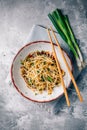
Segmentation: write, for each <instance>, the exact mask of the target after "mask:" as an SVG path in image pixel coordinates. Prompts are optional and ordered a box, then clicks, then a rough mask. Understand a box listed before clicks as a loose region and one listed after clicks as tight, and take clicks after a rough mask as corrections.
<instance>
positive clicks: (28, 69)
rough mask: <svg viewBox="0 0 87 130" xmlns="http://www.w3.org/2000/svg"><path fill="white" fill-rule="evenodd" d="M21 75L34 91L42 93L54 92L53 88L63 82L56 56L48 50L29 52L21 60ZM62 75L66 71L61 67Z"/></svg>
mask: <svg viewBox="0 0 87 130" xmlns="http://www.w3.org/2000/svg"><path fill="white" fill-rule="evenodd" d="M20 72H21V76H22V77H23V79H24V81H25V82H26V85H27V86H28V87H29V88H30V89H31V90H32V91H34V92H38V93H39V94H41V93H42V92H43V91H47V93H48V94H52V92H53V88H54V87H58V86H59V85H60V83H61V80H60V75H59V71H58V69H57V65H56V61H55V58H54V56H53V55H52V54H51V53H50V52H48V51H35V52H32V53H29V55H28V56H26V57H25V59H23V60H21V67H20ZM61 72H62V76H64V75H65V72H64V71H63V70H62V69H61Z"/></svg>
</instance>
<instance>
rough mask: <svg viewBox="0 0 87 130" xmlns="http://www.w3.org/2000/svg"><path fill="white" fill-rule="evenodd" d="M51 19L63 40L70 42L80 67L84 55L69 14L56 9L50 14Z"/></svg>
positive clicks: (82, 63)
mask: <svg viewBox="0 0 87 130" xmlns="http://www.w3.org/2000/svg"><path fill="white" fill-rule="evenodd" d="M48 17H49V19H50V20H51V22H52V23H53V25H54V27H55V28H56V30H57V32H58V33H59V34H60V36H61V37H62V38H63V40H64V41H65V42H66V43H67V44H68V46H69V48H70V50H71V51H72V53H73V54H74V56H75V58H76V62H77V65H78V67H79V68H82V67H83V65H84V61H83V57H82V54H81V51H80V48H79V46H78V44H77V41H76V39H75V35H74V33H73V31H72V28H71V26H70V22H69V18H68V16H67V15H63V13H62V12H61V10H59V9H56V10H54V11H53V12H52V13H49V14H48Z"/></svg>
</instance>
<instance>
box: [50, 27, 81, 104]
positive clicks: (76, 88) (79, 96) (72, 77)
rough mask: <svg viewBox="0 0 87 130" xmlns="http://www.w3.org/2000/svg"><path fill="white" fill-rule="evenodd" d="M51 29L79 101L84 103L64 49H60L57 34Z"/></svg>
mask: <svg viewBox="0 0 87 130" xmlns="http://www.w3.org/2000/svg"><path fill="white" fill-rule="evenodd" d="M50 28H51V31H52V34H53V36H54V39H55V41H56V44H57V46H58V48H59V51H60V53H61V56H62V58H63V60H64V62H65V65H66V67H67V70H68V73H69V75H70V77H71V80H72V82H73V85H74V87H75V90H76V93H77V95H78V98H79V100H80V101H81V102H82V101H83V98H82V96H81V94H80V91H79V88H78V86H77V84H76V81H75V79H74V76H73V74H72V72H71V70H70V67H69V65H68V63H67V61H66V59H65V57H64V54H63V51H62V49H61V47H60V44H59V42H58V40H57V37H56V35H55V33H54V31H53V29H52V27H50Z"/></svg>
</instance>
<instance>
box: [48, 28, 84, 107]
mask: <svg viewBox="0 0 87 130" xmlns="http://www.w3.org/2000/svg"><path fill="white" fill-rule="evenodd" d="M50 29H51V31H52V34H53V37H54V40H55V42H56V44H57V47H58V49H59V52H60V54H61V56H62V58H63V60H64V62H65V65H66V67H67V70H68V73H69V75H70V77H71V80H72V83H73V85H74V87H75V90H76V93H77V95H78V98H79V100H80V101H81V102H82V101H83V98H82V96H81V94H80V91H79V88H78V86H77V84H76V81H75V79H74V76H73V74H72V72H71V70H70V67H69V65H68V63H67V61H66V59H65V57H64V54H63V51H62V49H61V47H60V44H59V42H58V40H57V37H56V35H55V33H54V31H53V29H52V27H51V28H50ZM47 32H48V36H49V39H50V43H51V46H52V50H53V55H54V57H55V60H56V64H57V68H58V71H59V75H60V79H61V84H62V87H63V90H64V94H65V98H66V102H67V105H68V106H70V101H69V97H68V93H67V90H66V86H65V83H64V80H63V77H62V72H61V68H60V64H59V61H58V58H57V55H56V51H55V48H54V45H53V42H52V37H51V35H50V31H49V29H47Z"/></svg>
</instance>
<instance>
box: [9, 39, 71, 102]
mask: <svg viewBox="0 0 87 130" xmlns="http://www.w3.org/2000/svg"><path fill="white" fill-rule="evenodd" d="M38 42H39V43H40V42H44V43H47V44H50V42H49V41H44V40H40V41H34V42H29V43H28V44H26V45H24V46H23V47H22V48H21V49H19V51H18V52H17V54H16V55H15V57H14V58H13V61H12V64H11V69H10V74H11V80H12V83H13V85H14V87H15V88H16V90H17V91H18V93H20V94H21V95H22V96H23V97H24V98H26V99H28V100H30V101H33V102H38V103H47V102H51V101H54V100H56V99H58V98H60V97H61V96H62V95H63V94H64V92H63V93H61V94H60V95H59V96H58V97H56V98H53V99H51V100H47V101H45V100H43V101H37V100H33V99H31V98H29V97H27V96H25V95H24V94H23V92H21V91H20V90H19V88H18V87H17V85H16V84H15V81H14V78H13V64H14V61H15V59H16V57H17V56H18V54H19V53H20V52H21V51H22V50H23V49H24V48H25V47H27V46H30V45H32V44H37V43H38ZM54 45H55V46H57V45H56V44H55V43H54ZM63 51H64V52H65V53H66V51H65V50H64V49H63ZM66 55H67V56H68V58H69V60H70V64H71V67H72V69H71V71H72V72H73V65H72V61H71V59H70V57H69V55H68V54H67V53H66ZM70 84H71V81H70V83H69V85H68V87H67V88H66V89H68V88H69V87H70Z"/></svg>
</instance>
